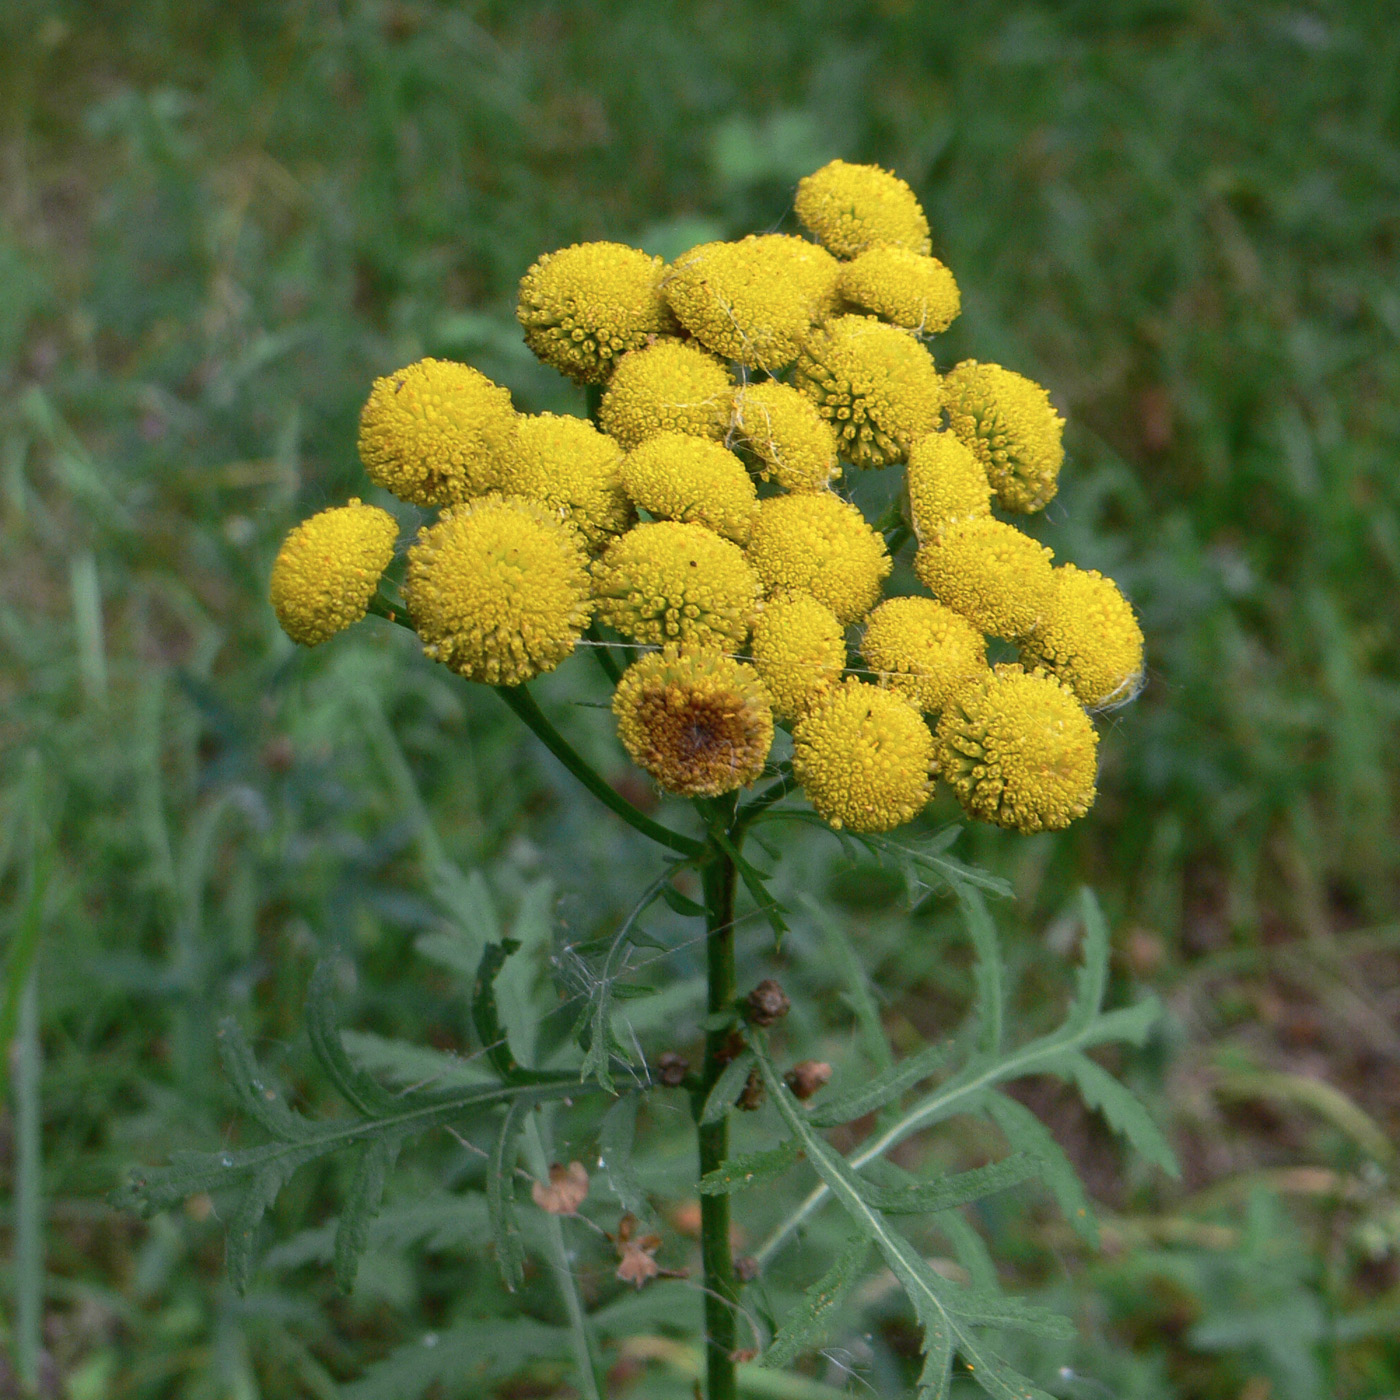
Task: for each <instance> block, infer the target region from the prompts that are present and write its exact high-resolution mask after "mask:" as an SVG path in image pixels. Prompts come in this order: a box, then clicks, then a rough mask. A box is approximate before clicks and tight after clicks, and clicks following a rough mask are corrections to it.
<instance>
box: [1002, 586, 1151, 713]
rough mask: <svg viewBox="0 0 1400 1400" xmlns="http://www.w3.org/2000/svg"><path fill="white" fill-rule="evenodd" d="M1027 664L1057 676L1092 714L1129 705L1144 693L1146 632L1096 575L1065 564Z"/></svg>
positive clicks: (1028, 647)
mask: <svg viewBox="0 0 1400 1400" xmlns="http://www.w3.org/2000/svg"><path fill="white" fill-rule="evenodd" d="M1054 574H1055V591H1054V593H1053V594H1052V595H1051V600H1050V607H1049V610H1048V612H1047V614H1046V617H1045V619H1044V620H1043V621H1042V622H1041V624H1040V626H1039V627H1038V628H1036V630H1035V632H1034V633H1033V634H1032V635H1031V636H1030V637H1028V638H1027V639H1026V640H1025V642H1023V643H1022V646H1021V657H1022V660H1023V661H1027V662H1030V663H1034V664H1039V665H1041V666H1043V667H1044V668H1045V669H1046V670H1048V671H1050V672H1052V673H1053V674H1054V675H1056V676H1058V677H1059V679H1060V680H1062V681H1063V682H1064V683H1065V684H1066V685H1067V686H1069V688H1070V689H1071V690H1072V691H1074V693H1075V695H1077V696H1078V697H1079V699H1080V701H1081V702H1082V703H1083V704H1085V705H1088V706H1089V708H1090V709H1093V710H1097V709H1106V708H1108V707H1110V706H1113V705H1122V704H1126V703H1127V702H1128V701H1129V700H1132V699H1134V698H1135V697H1136V696H1137V693H1138V691H1139V690H1140V689H1141V688H1142V628H1141V627H1140V626H1139V625H1138V620H1137V618H1136V617H1135V616H1134V615H1133V608H1132V604H1131V603H1129V602H1128V600H1127V599H1126V598H1125V597H1124V596H1123V595H1122V594H1121V593H1120V592H1119V591H1118V585H1117V584H1116V583H1114V582H1113V580H1112V579H1111V578H1105V577H1104V576H1103V575H1102V574H1101V573H1099V571H1098V570H1097V569H1076V568H1075V566H1074V565H1073V564H1065V565H1064V566H1063V567H1061V568H1058V569H1056V570H1055V571H1054Z"/></svg>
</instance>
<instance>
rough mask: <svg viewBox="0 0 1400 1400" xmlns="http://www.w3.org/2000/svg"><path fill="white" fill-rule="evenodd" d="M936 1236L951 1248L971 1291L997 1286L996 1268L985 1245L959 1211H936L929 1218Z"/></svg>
mask: <svg viewBox="0 0 1400 1400" xmlns="http://www.w3.org/2000/svg"><path fill="white" fill-rule="evenodd" d="M933 1223H934V1225H935V1227H936V1228H937V1230H938V1233H939V1234H940V1235H942V1236H943V1237H944V1239H946V1240H947V1241H948V1243H949V1244H951V1245H952V1246H953V1253H954V1254H956V1255H957V1258H958V1263H959V1264H961V1265H962V1266H963V1268H964V1269H966V1270H967V1276H968V1278H970V1279H971V1280H972V1286H973V1287H974V1288H992V1289H995V1288H996V1287H997V1266H996V1261H995V1260H994V1259H993V1258H992V1254H991V1251H990V1250H989V1249H988V1248H987V1242H986V1241H985V1240H984V1239H983V1238H982V1236H981V1235H979V1234H978V1233H977V1231H976V1230H974V1229H973V1228H972V1226H971V1225H969V1224H968V1222H967V1220H966V1218H965V1217H964V1216H963V1213H962V1212H961V1211H960V1210H945V1211H940V1212H939V1213H938V1214H937V1215H936V1216H934V1218H933Z"/></svg>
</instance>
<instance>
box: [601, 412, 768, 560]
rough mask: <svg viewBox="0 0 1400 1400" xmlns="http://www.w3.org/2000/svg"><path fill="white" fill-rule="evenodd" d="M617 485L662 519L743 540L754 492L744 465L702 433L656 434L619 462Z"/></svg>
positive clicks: (753, 510)
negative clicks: (620, 476) (696, 434)
mask: <svg viewBox="0 0 1400 1400" xmlns="http://www.w3.org/2000/svg"><path fill="white" fill-rule="evenodd" d="M622 485H623V488H624V489H625V490H626V492H627V494H628V495H629V496H630V497H631V498H632V500H634V501H635V502H636V503H637V504H638V505H639V506H641V508H642V509H643V510H645V511H648V512H650V513H651V514H652V515H655V516H659V517H660V518H661V519H663V520H690V521H694V522H695V523H696V524H697V525H706V526H708V527H709V528H710V529H711V530H713V531H714V532H715V533H716V534H719V535H724V536H725V537H726V538H728V539H731V540H733V541H734V542H735V543H736V544H741V545H742V544H746V543H747V542H748V538H749V530H750V529H751V528H752V526H753V521H754V516H755V515H757V514H758V493H757V491H755V490H754V484H753V480H752V478H751V477H750V476H749V474H748V472H746V471H745V470H744V464H743V463H742V462H741V461H740V460H739V459H738V458H737V457H736V456H735V455H734V454H733V453H732V452H730V451H729V450H728V449H727V448H725V447H721V446H720V444H719V443H717V442H711V441H710V440H709V439H708V438H697V437H690V436H688V435H687V434H685V433H658V434H657V435H656V436H655V437H653V438H648V439H647V440H646V441H645V442H644V443H642V444H641V445H640V446H637V447H634V448H633V449H632V450H631V451H630V452H629V453H628V454H627V455H626V457H624V458H623V461H622Z"/></svg>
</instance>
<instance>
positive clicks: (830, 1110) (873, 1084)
mask: <svg viewBox="0 0 1400 1400" xmlns="http://www.w3.org/2000/svg"><path fill="white" fill-rule="evenodd" d="M954 1049H955V1044H954V1042H953V1041H951V1040H947V1041H943V1042H942V1043H941V1044H938V1045H926V1046H925V1047H924V1048H923V1049H922V1050H919V1051H917V1052H916V1053H915V1054H913V1055H910V1056H908V1057H907V1058H905V1059H903V1060H901V1061H900V1062H899V1063H898V1064H896V1065H891V1066H890V1067H889V1068H888V1069H886V1070H883V1071H881V1073H879V1074H877V1075H875V1077H874V1078H873V1079H869V1080H867V1081H866V1082H865V1083H864V1084H861V1085H858V1086H857V1087H856V1088H854V1089H849V1090H847V1091H846V1092H845V1093H844V1094H837V1095H835V1096H833V1097H832V1098H830V1099H828V1100H827V1101H826V1102H825V1103H823V1104H821V1105H820V1106H819V1107H818V1108H815V1109H813V1110H812V1112H811V1114H810V1115H809V1116H810V1119H811V1122H812V1123H813V1124H815V1125H816V1126H817V1127H818V1128H834V1127H836V1126H837V1125H838V1124H840V1123H849V1122H851V1120H852V1119H855V1118H863V1117H864V1116H865V1115H866V1114H867V1113H873V1112H874V1111H875V1110H876V1109H877V1108H883V1107H884V1106H885V1105H886V1104H887V1103H892V1102H893V1101H894V1100H895V1099H898V1098H899V1097H900V1096H901V1095H903V1094H906V1093H908V1091H909V1090H910V1089H912V1088H913V1087H914V1086H915V1085H916V1084H921V1083H922V1082H923V1081H924V1080H925V1079H927V1078H928V1077H929V1076H930V1075H933V1074H937V1073H938V1071H939V1070H940V1069H942V1068H943V1067H944V1065H946V1064H947V1063H948V1061H949V1060H950V1059H951V1058H952V1054H953V1050H954Z"/></svg>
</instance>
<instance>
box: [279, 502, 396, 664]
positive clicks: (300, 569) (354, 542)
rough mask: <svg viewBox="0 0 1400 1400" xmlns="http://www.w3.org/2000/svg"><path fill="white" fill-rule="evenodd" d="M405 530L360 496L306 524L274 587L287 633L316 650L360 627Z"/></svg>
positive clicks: (295, 535) (293, 537)
mask: <svg viewBox="0 0 1400 1400" xmlns="http://www.w3.org/2000/svg"><path fill="white" fill-rule="evenodd" d="M398 534H399V527H398V523H397V522H396V521H395V519H394V517H393V516H392V515H390V514H389V512H388V511H387V510H380V509H379V507H378V506H367V505H365V504H364V503H363V502H362V501H361V500H359V498H358V497H356V498H353V499H352V500H351V501H350V503H349V504H348V505H343V506H335V507H333V508H332V509H330V510H323V511H321V512H320V514H319V515H313V516H312V517H311V519H310V520H303V521H302V522H301V524H300V525H298V526H297V527H296V529H294V530H293V531H292V532H291V534H289V535H288V536H287V538H286V539H285V540H284V541H283V543H282V548H281V549H279V550H278V551H277V559H276V561H275V562H274V563H273V565H272V582H271V586H270V588H269V590H268V591H269V594H270V596H271V601H272V608H273V611H274V612H275V613H276V614H277V621H278V622H280V623H281V624H282V630H283V631H284V632H285V633H286V634H287V635H288V636H289V637H290V638H291V639H292V640H293V641H294V642H300V643H301V645H302V646H304V647H314V646H316V645H317V644H318V643H320V642H324V641H326V640H327V638H330V637H333V636H335V634H336V633H337V632H343V631H344V630H345V628H347V627H349V626H350V625H351V624H352V623H355V622H358V621H359V620H360V619H361V618H362V617H363V616H364V615H365V612H366V610H367V609H368V607H369V600H370V599H371V598H372V597H374V590H375V589H376V588H378V587H379V580H380V578H381V577H382V575H383V573H384V570H385V569H386V568H388V567H389V561H390V560H391V559H392V558H393V557H394V541H395V540H396V539H397V538H398Z"/></svg>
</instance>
